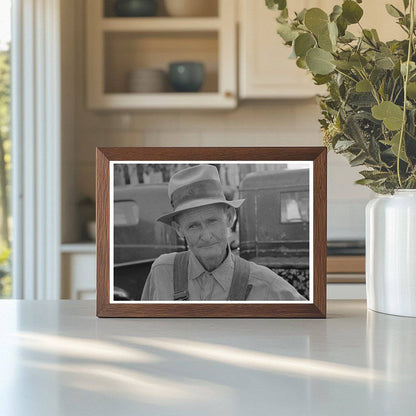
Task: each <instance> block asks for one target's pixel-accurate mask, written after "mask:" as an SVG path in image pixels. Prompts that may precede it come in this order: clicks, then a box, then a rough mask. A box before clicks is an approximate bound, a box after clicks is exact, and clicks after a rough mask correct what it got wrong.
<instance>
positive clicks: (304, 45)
mask: <svg viewBox="0 0 416 416" xmlns="http://www.w3.org/2000/svg"><path fill="white" fill-rule="evenodd" d="M294 43H295V53H296V56H299V57H301V58H303V57H304V56H306V52H308V50H309V49H311V48H313V47H314V46H315V41H314V39H313V36H312V35H311V34H310V33H302V34H301V35H299V36H298V37H297V38H296V39H295V42H294Z"/></svg>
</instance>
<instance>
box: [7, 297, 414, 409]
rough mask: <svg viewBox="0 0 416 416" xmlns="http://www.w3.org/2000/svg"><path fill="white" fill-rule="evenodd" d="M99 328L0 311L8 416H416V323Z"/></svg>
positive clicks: (18, 310) (114, 324) (356, 316)
mask: <svg viewBox="0 0 416 416" xmlns="http://www.w3.org/2000/svg"><path fill="white" fill-rule="evenodd" d="M328 312H329V313H328V319H326V320H306V319H298V320H294V319H293V320H290V319H287V320H278V319H251V320H250V319H193V320H192V319H98V318H96V317H95V303H94V302H91V301H56V302H54V301H49V302H41V301H38V302H29V301H5V300H4V301H0V316H1V323H0V337H1V341H0V369H1V372H0V415H2V416H16V415H25V416H26V415H30V416H37V415H42V416H48V415H54V416H58V415H59V416H66V415H100V416H105V415H116V416H129V415H135V416H137V415H181V416H182V415H211V414H216V415H221V416H222V415H271V414H276V415H282V416H286V415H319V416H322V415H336V416H340V415H348V416H351V415H354V416H356V415H366V416H370V415H374V416H382V415H389V416H391V415H412V416H413V415H415V412H416V394H415V386H416V319H412V318H400V317H396V316H389V315H382V314H377V313H375V312H371V311H367V310H366V306H365V303H364V302H362V301H330V302H329V307H328Z"/></svg>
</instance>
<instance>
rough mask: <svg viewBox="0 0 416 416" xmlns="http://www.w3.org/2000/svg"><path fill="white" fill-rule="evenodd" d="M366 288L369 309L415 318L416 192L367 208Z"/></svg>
mask: <svg viewBox="0 0 416 416" xmlns="http://www.w3.org/2000/svg"><path fill="white" fill-rule="evenodd" d="M366 286H367V287H366V288H367V306H368V308H369V309H371V310H374V311H376V312H382V313H387V314H392V315H401V316H409V317H416V189H412V190H397V191H396V192H395V193H394V195H388V196H379V197H378V198H376V199H373V200H371V201H370V202H369V203H368V204H367V207H366Z"/></svg>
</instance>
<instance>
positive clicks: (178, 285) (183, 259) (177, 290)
mask: <svg viewBox="0 0 416 416" xmlns="http://www.w3.org/2000/svg"><path fill="white" fill-rule="evenodd" d="M188 263H189V251H182V252H181V253H176V255H175V260H174V262H173V299H174V300H188V299H189V292H188Z"/></svg>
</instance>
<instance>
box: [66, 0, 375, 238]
mask: <svg viewBox="0 0 416 416" xmlns="http://www.w3.org/2000/svg"><path fill="white" fill-rule="evenodd" d="M63 5H64V7H65V10H64V16H65V27H64V31H63V36H62V50H63V73H62V77H63V79H62V85H63V105H64V107H63V132H62V133H63V151H62V155H63V178H62V181H63V193H62V198H63V223H62V225H63V241H76V240H77V239H79V238H80V234H79V230H80V229H81V226H80V224H79V223H80V221H82V219H81V218H80V217H79V215H78V212H79V207H78V205H77V203H78V201H79V200H81V199H82V198H84V197H87V196H89V197H94V193H95V147H96V146H319V145H321V143H322V135H321V132H320V129H319V123H318V121H317V120H318V118H319V107H318V105H317V104H316V101H315V99H309V100H281V101H277V100H269V101H247V102H241V103H240V105H239V107H238V108H237V109H235V110H232V111H189V110H186V111H185V110H181V111H153V110H152V111H134V112H132V111H129V112H120V111H117V112H111V111H107V112H97V111H89V110H87V109H86V106H85V103H86V98H85V93H86V89H85V59H84V58H85V22H84V18H85V14H84V1H83V0H73V1H64V0H63ZM358 170H359V169H355V170H354V169H352V168H350V167H349V166H348V163H347V162H346V161H345V160H344V159H343V158H342V157H340V156H337V155H335V154H333V153H330V154H329V159H328V237H329V238H360V237H361V238H362V237H363V236H364V206H365V203H366V202H367V200H368V199H370V198H371V197H372V193H371V192H370V191H369V190H367V188H365V187H362V186H358V185H354V180H356V179H357V178H358V177H359V175H358V174H357V171H358ZM76 222H78V226H77V227H74V226H73V224H74V223H76Z"/></svg>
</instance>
